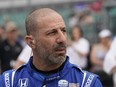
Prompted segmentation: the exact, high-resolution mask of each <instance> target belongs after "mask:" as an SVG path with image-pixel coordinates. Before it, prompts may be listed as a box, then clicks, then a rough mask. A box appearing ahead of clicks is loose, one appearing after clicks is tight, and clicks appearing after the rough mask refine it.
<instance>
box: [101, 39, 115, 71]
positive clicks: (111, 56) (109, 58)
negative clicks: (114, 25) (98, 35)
mask: <svg viewBox="0 0 116 87" xmlns="http://www.w3.org/2000/svg"><path fill="white" fill-rule="evenodd" d="M114 66H116V38H115V39H114V40H113V42H112V44H111V48H110V50H109V51H108V53H107V55H106V57H105V60H104V64H103V68H104V71H105V72H106V73H110V72H111V70H112V68H113V67H114Z"/></svg>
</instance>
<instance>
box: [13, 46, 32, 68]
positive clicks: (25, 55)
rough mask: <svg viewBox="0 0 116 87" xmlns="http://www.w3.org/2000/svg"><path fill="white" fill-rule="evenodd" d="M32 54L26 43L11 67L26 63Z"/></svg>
mask: <svg viewBox="0 0 116 87" xmlns="http://www.w3.org/2000/svg"><path fill="white" fill-rule="evenodd" d="M31 56H32V49H31V48H30V47H29V46H28V45H26V46H25V47H24V48H23V50H22V52H21V53H20V55H19V56H18V58H17V60H16V64H15V66H14V67H13V68H14V69H17V68H19V67H20V66H21V65H23V64H26V63H27V62H28V61H29V58H30V57H31Z"/></svg>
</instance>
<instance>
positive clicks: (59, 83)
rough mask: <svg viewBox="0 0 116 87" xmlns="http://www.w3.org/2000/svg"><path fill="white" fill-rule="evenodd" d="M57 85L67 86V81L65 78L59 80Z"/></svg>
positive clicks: (59, 86) (60, 86)
mask: <svg viewBox="0 0 116 87" xmlns="http://www.w3.org/2000/svg"><path fill="white" fill-rule="evenodd" d="M58 87H68V81H67V80H59V81H58Z"/></svg>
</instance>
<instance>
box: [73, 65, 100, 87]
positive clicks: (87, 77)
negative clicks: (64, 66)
mask: <svg viewBox="0 0 116 87" xmlns="http://www.w3.org/2000/svg"><path fill="white" fill-rule="evenodd" d="M73 68H74V70H75V74H76V75H77V76H80V77H82V85H83V86H82V87H93V85H94V86H95V87H97V86H96V83H97V84H100V85H101V82H100V79H99V76H98V75H96V74H94V73H91V72H88V71H85V70H82V69H81V68H80V67H78V66H75V65H74V66H73ZM100 87H102V86H100Z"/></svg>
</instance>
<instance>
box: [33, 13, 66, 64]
mask: <svg viewBox="0 0 116 87" xmlns="http://www.w3.org/2000/svg"><path fill="white" fill-rule="evenodd" d="M40 24H41V26H40V28H39V29H38V30H37V32H36V35H35V46H36V48H35V51H36V53H37V55H39V57H40V58H41V59H42V60H43V61H46V62H47V63H50V64H61V63H63V62H64V61H65V59H66V46H67V39H66V36H67V35H66V27H65V23H64V21H63V19H62V18H61V16H59V15H56V14H52V16H48V17H44V18H42V20H41V22H40Z"/></svg>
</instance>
